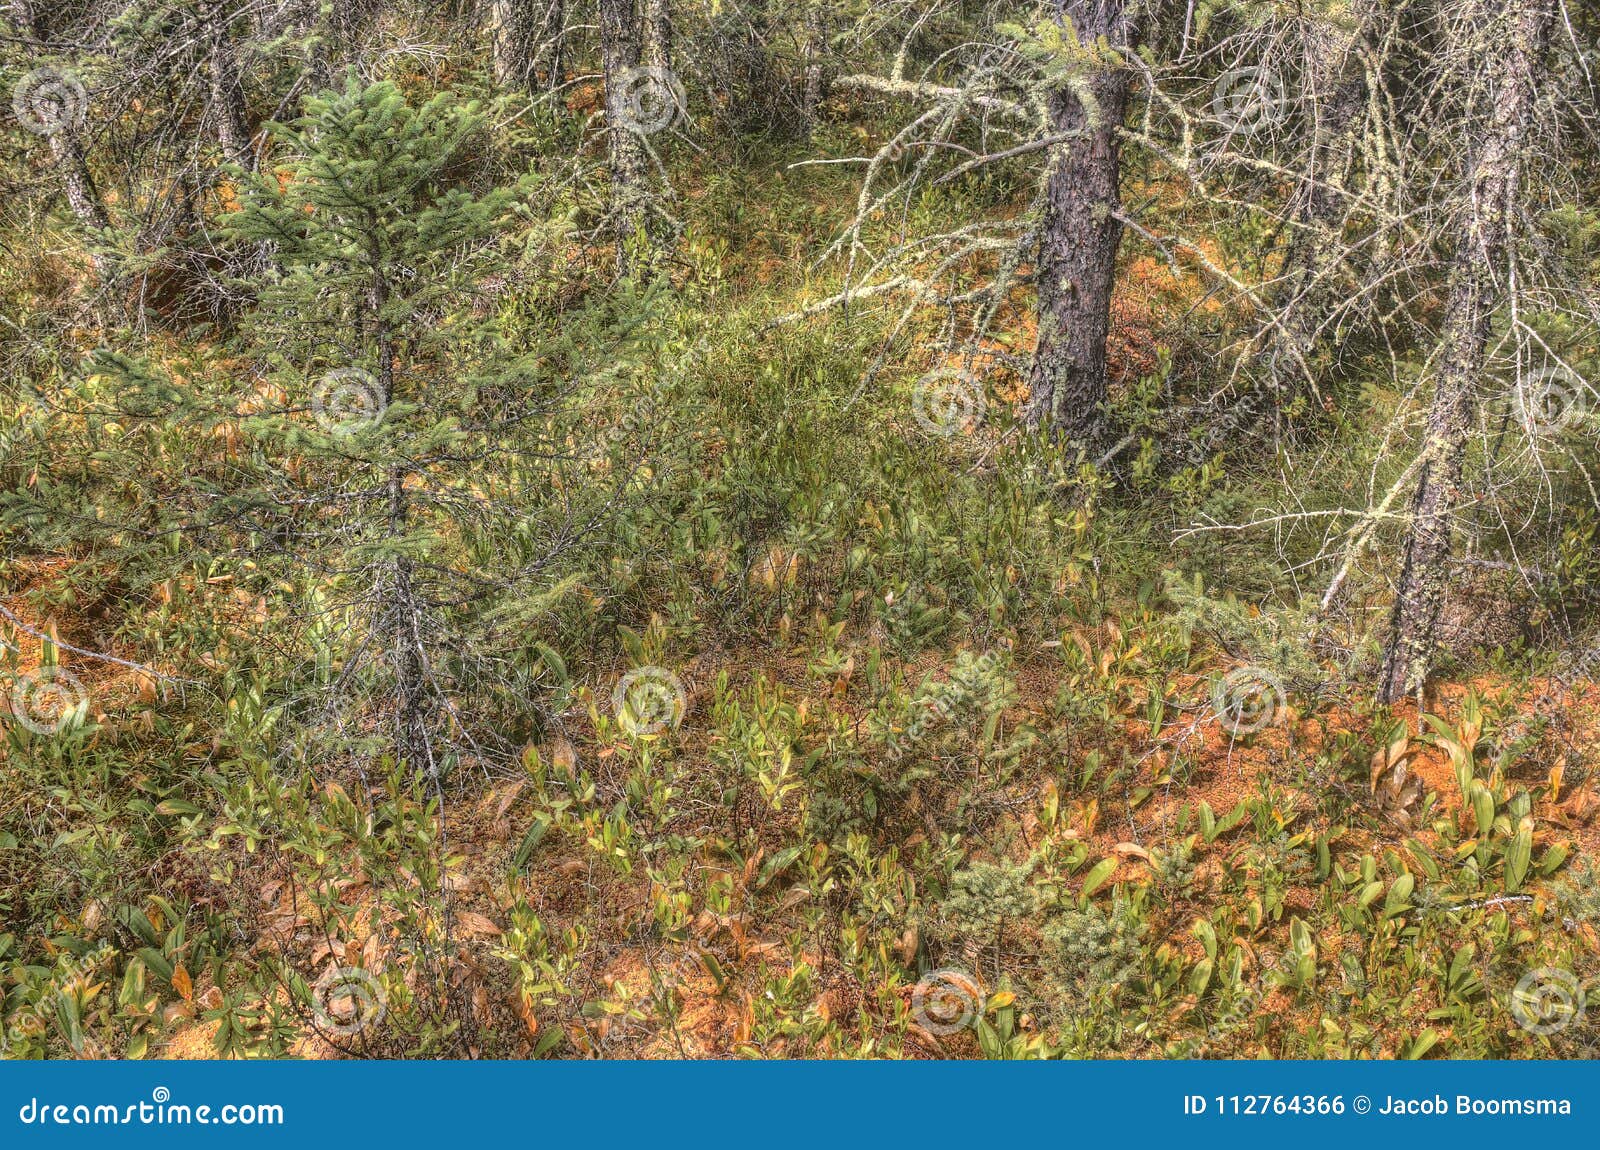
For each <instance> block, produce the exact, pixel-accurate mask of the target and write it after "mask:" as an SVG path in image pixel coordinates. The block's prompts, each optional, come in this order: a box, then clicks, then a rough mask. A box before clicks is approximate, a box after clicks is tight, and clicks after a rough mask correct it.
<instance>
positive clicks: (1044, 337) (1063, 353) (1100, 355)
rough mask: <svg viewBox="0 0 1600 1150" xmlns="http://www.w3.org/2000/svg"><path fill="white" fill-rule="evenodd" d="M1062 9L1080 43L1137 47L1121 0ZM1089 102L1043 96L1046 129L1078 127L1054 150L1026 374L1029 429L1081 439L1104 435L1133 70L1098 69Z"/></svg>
mask: <svg viewBox="0 0 1600 1150" xmlns="http://www.w3.org/2000/svg"><path fill="white" fill-rule="evenodd" d="M1064 15H1065V16H1066V17H1067V18H1068V19H1070V20H1071V22H1072V26H1073V28H1074V29H1075V31H1076V33H1077V38H1078V40H1079V41H1080V42H1081V43H1083V44H1086V45H1090V44H1094V43H1095V42H1096V41H1097V40H1099V39H1100V38H1101V37H1104V38H1105V40H1106V42H1107V43H1108V44H1109V45H1110V46H1111V47H1113V48H1116V49H1119V50H1126V49H1128V48H1130V47H1131V46H1132V44H1133V34H1132V30H1131V29H1130V27H1129V23H1128V20H1127V16H1126V12H1125V10H1124V0H1069V2H1068V3H1067V4H1066V5H1065V10H1064ZM1086 83H1087V86H1088V94H1089V96H1090V97H1091V98H1092V105H1091V104H1090V103H1089V101H1086V100H1084V99H1080V97H1079V95H1078V94H1077V93H1076V92H1074V91H1073V90H1071V89H1070V88H1068V87H1065V86H1063V87H1062V88H1060V89H1059V90H1057V91H1055V92H1053V93H1051V95H1050V100H1049V107H1050V119H1051V124H1050V128H1051V131H1053V132H1055V133H1057V134H1064V133H1077V135H1075V136H1074V138H1073V139H1071V140H1068V141H1067V142H1066V143H1063V144H1060V145H1058V146H1057V147H1056V149H1055V151H1054V154H1053V156H1052V157H1051V169H1050V174H1049V176H1048V180H1049V183H1048V185H1047V187H1046V191H1045V207H1044V220H1043V223H1042V234H1041V236H1040V241H1039V268H1038V280H1039V336H1038V344H1037V346H1036V348H1035V350H1034V358H1033V370H1032V373H1031V375H1030V377H1029V380H1028V408H1027V418H1028V422H1029V424H1030V425H1033V426H1037V425H1038V424H1040V423H1041V422H1043V423H1047V424H1048V425H1049V426H1050V427H1051V428H1052V429H1055V430H1057V431H1060V432H1062V433H1063V434H1065V435H1067V436H1069V437H1071V438H1074V439H1082V440H1085V441H1094V440H1097V439H1099V438H1100V437H1101V435H1102V433H1103V430H1104V409H1105V401H1106V335H1107V333H1108V332H1109V330H1110V327H1111V292H1112V283H1113V279H1114V276H1115V273H1116V265H1117V249H1118V247H1119V246H1120V245H1121V243H1122V221H1121V220H1120V219H1119V218H1118V217H1119V215H1120V212H1121V203H1122V201H1121V196H1120V188H1119V182H1118V180H1119V174H1120V173H1119V162H1120V156H1119V149H1118V145H1117V129H1118V128H1120V127H1121V126H1122V118H1123V115H1124V114H1125V112H1126V110H1127V105H1128V90H1129V73H1128V72H1127V70H1126V69H1123V68H1117V67H1103V68H1101V69H1099V70H1097V71H1095V72H1094V73H1093V74H1092V75H1090V76H1089V77H1087V79H1086Z"/></svg>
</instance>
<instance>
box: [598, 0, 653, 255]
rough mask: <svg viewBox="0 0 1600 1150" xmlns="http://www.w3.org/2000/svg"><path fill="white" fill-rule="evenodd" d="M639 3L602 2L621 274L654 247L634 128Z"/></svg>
mask: <svg viewBox="0 0 1600 1150" xmlns="http://www.w3.org/2000/svg"><path fill="white" fill-rule="evenodd" d="M634 4H635V0H600V55H601V63H602V65H603V67H604V71H605V104H606V131H607V139H608V141H609V145H610V160H611V217H612V223H613V228H614V230H615V234H616V238H617V274H618V275H619V276H628V275H632V274H634V273H635V272H637V271H639V270H640V269H639V266H638V265H639V264H640V263H641V262H642V261H641V259H640V258H639V253H638V248H639V245H640V244H643V245H645V247H646V248H648V246H649V242H650V240H649V227H650V195H649V191H648V187H647V183H646V181H647V179H648V175H649V172H648V167H647V164H648V159H647V157H646V155H645V150H644V144H643V142H642V141H641V140H640V139H639V137H638V136H637V135H635V134H634V132H633V131H632V130H631V129H630V128H629V126H628V125H629V123H630V122H631V120H632V116H631V114H630V110H629V107H628V101H629V97H630V93H629V90H628V84H629V73H633V72H635V71H636V70H637V69H638V67H639V61H640V56H641V52H642V47H643V45H642V28H641V23H640V20H639V13H638V11H637V10H636V8H635V6H634Z"/></svg>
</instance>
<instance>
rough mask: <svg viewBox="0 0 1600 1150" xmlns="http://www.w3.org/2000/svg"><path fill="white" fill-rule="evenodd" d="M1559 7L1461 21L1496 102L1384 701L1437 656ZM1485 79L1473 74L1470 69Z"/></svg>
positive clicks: (1473, 187) (1526, 7)
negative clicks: (1476, 418)
mask: <svg viewBox="0 0 1600 1150" xmlns="http://www.w3.org/2000/svg"><path fill="white" fill-rule="evenodd" d="M1502 11H1503V15H1502V14H1501V13H1502ZM1553 13H1554V0H1516V2H1513V3H1511V4H1508V5H1506V7H1505V8H1504V9H1503V10H1502V9H1500V5H1499V0H1482V3H1481V5H1480V6H1479V11H1477V12H1474V13H1473V14H1472V15H1473V16H1475V17H1476V18H1475V19H1472V20H1468V21H1465V22H1464V24H1463V26H1464V27H1467V28H1468V29H1470V30H1471V31H1472V32H1474V33H1476V34H1477V35H1480V36H1482V37H1483V41H1482V45H1483V46H1482V49H1481V51H1482V53H1483V54H1485V55H1486V56H1487V57H1488V58H1487V59H1485V60H1484V61H1483V66H1482V68H1481V69H1479V70H1478V72H1479V73H1480V74H1481V75H1483V76H1485V77H1487V82H1488V83H1489V84H1490V85H1491V89H1490V93H1491V95H1490V100H1491V102H1490V107H1489V109H1488V112H1489V114H1488V115H1487V116H1485V117H1484V125H1483V130H1482V132H1481V134H1480V136H1479V138H1478V139H1476V140H1472V141H1469V142H1468V154H1467V156H1466V163H1467V171H1466V173H1465V174H1466V177H1467V178H1466V189H1465V192H1464V197H1463V200H1464V202H1463V208H1462V213H1461V216H1462V229H1461V233H1460V238H1459V239H1458V240H1457V242H1456V250H1455V255H1454V258H1453V261H1452V266H1451V270H1450V287H1449V292H1450V295H1449V301H1448V303H1447V304H1446V308H1445V317H1444V328H1443V331H1442V333H1441V338H1440V349H1439V369H1438V379H1437V382H1436V383H1435V385H1434V394H1433V404H1432V407H1431V409H1430V411H1429V414H1428V440H1427V443H1426V444H1425V445H1424V447H1423V460H1422V466H1421V470H1420V477H1419V479H1418V481H1417V491H1416V495H1415V498H1414V500H1413V503H1412V515H1411V535H1410V538H1409V540H1408V541H1407V544H1406V557H1405V564H1404V566H1403V568H1402V569H1401V573H1400V592H1399V597H1398V598H1397V599H1396V600H1395V605H1394V614H1393V617H1392V620H1391V624H1390V634H1389V645H1388V649H1387V651H1386V652H1385V656H1384V666H1383V673H1382V676H1381V679H1380V682H1379V686H1378V699H1379V701H1380V702H1384V703H1392V702H1394V701H1395V700H1396V699H1399V698H1400V697H1402V696H1403V695H1406V694H1409V693H1410V692H1413V691H1419V690H1421V688H1422V684H1423V681H1424V680H1425V679H1426V677H1427V673H1428V666H1429V663H1430V662H1431V660H1432V657H1433V643H1434V630H1435V628H1436V626H1437V625H1438V622H1439V611H1440V608H1441V607H1442V606H1443V605H1444V598H1445V592H1446V590H1447V586H1446V571H1447V563H1448V561H1449V558H1450V543H1451V539H1450V527H1451V524H1450V517H1451V515H1452V514H1453V513H1454V511H1455V510H1456V508H1457V506H1458V505H1459V503H1460V496H1461V474H1462V464H1463V461H1464V459H1465V455H1466V443H1467V436H1468V434H1469V432H1470V431H1471V428H1472V422H1473V415H1474V413H1475V411H1476V410H1477V396H1476V394H1475V387H1476V385H1477V382H1478V379H1479V377H1480V375H1481V374H1482V372H1483V365H1484V348H1485V343H1486V341H1487V338H1488V334H1489V323H1490V319H1491V317H1492V316H1493V314H1494V310H1495V308H1496V306H1497V305H1498V304H1499V303H1500V301H1501V298H1502V295H1503V284H1502V281H1501V275H1502V273H1503V270H1504V266H1505V259H1506V257H1507V254H1508V252H1509V250H1510V244H1511V232H1512V227H1513V223H1514V221H1515V219H1516V216H1517V212H1518V210H1519V207H1518V203H1517V197H1518V193H1519V185H1520V183H1521V175H1522V164H1523V160H1524V156H1523V148H1524V146H1525V145H1526V142H1527V137H1528V129H1529V124H1530V121H1531V120H1532V115H1533V108H1534V103H1535V101H1536V99H1537V95H1538V93H1537V84H1538V78H1539V75H1540V70H1541V61H1542V59H1543V57H1544V53H1545V48H1546V45H1547V43H1548V41H1549V36H1550V26H1551V22H1552V19H1553ZM1474 47H1475V48H1476V47H1477V46H1476V45H1475V46H1474ZM1477 81H1478V75H1476V74H1475V75H1473V76H1471V77H1470V78H1469V82H1477Z"/></svg>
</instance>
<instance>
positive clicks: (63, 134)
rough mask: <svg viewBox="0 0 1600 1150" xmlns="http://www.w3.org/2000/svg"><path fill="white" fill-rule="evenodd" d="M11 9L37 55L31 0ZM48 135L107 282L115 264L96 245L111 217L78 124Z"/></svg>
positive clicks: (38, 31)
mask: <svg viewBox="0 0 1600 1150" xmlns="http://www.w3.org/2000/svg"><path fill="white" fill-rule="evenodd" d="M11 13H12V19H13V20H14V21H15V23H16V25H17V29H18V31H19V32H21V34H22V39H23V41H24V42H25V44H26V46H27V49H28V53H29V55H32V56H37V55H38V54H39V50H40V47H41V44H42V42H43V39H44V30H43V28H42V27H41V26H40V24H39V21H38V17H37V15H36V14H35V12H34V8H33V3H32V0H12V3H11ZM49 138H50V158H51V160H52V161H54V163H55V169H56V171H57V173H59V175H60V176H61V184H62V188H63V190H64V191H65V192H66V195H67V206H68V207H69V208H70V209H71V210H72V215H73V217H74V218H75V219H76V220H77V221H78V226H79V227H81V228H83V230H84V231H86V232H89V233H90V234H91V235H93V236H94V237H95V240H96V244H95V246H92V247H91V248H90V255H89V258H90V260H91V261H92V262H93V264H94V270H95V274H96V275H98V276H99V277H100V280H101V282H102V283H110V282H111V281H112V280H113V279H114V278H115V277H116V266H115V264H114V263H113V261H112V259H111V257H110V256H109V255H107V254H106V252H105V251H104V250H103V249H101V248H100V247H99V246H98V241H99V239H100V236H101V234H102V233H104V232H106V231H108V230H109V229H110V227H111V218H110V217H109V216H108V215H107V214H106V209H105V204H104V202H103V201H102V200H101V198H100V191H99V189H98V188H96V187H95V183H94V176H93V175H91V174H90V172H89V161H88V159H87V158H86V157H85V156H84V152H83V144H82V143H81V141H80V140H79V137H78V126H77V125H76V124H74V123H70V122H68V123H63V124H60V125H58V126H57V127H56V128H55V129H54V130H53V131H51V132H50V134H49Z"/></svg>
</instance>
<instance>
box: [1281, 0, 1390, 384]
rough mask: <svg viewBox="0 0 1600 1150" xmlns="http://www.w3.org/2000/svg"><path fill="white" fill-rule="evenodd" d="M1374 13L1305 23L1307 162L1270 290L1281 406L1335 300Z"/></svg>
mask: <svg viewBox="0 0 1600 1150" xmlns="http://www.w3.org/2000/svg"><path fill="white" fill-rule="evenodd" d="M1371 14H1372V4H1371V0H1364V2H1362V3H1359V4H1357V5H1355V6H1354V8H1353V10H1352V12H1351V17H1350V18H1351V19H1352V20H1353V21H1354V24H1353V26H1352V27H1351V28H1349V29H1347V30H1345V31H1343V32H1341V31H1340V30H1339V29H1335V28H1330V27H1328V26H1327V25H1326V24H1325V23H1323V22H1322V21H1315V22H1311V21H1308V22H1307V23H1306V24H1305V25H1304V36H1305V37H1306V41H1307V42H1306V44H1305V60H1306V99H1305V101H1304V105H1305V107H1306V108H1307V109H1308V110H1309V115H1310V119H1311V123H1310V125H1309V139H1308V141H1307V146H1306V164H1305V168H1304V170H1303V171H1302V172H1301V174H1300V178H1299V180H1298V181H1297V182H1296V185H1295V189H1294V192H1293V194H1292V196H1291V199H1290V203H1289V213H1288V217H1289V227H1290V229H1291V235H1290V240H1289V248H1288V251H1287V252H1286V253H1285V254H1284V262H1283V267H1282V269H1281V272H1280V276H1279V280H1278V284H1277V286H1276V288H1275V290H1274V292H1273V310H1274V312H1275V313H1276V319H1277V327H1276V329H1275V330H1274V333H1273V349H1272V363H1271V382H1272V389H1273V395H1274V404H1275V410H1277V411H1282V410H1283V408H1284V407H1286V406H1287V405H1288V404H1289V403H1290V402H1292V401H1293V400H1294V398H1295V397H1296V396H1297V395H1298V394H1300V393H1301V391H1302V390H1303V384H1304V382H1305V381H1306V380H1307V379H1308V377H1309V376H1310V375H1311V373H1312V357H1313V355H1314V353H1315V351H1316V345H1317V341H1318V333H1319V330H1320V329H1321V327H1322V325H1323V323H1324V322H1325V321H1326V320H1327V319H1328V317H1329V315H1330V313H1331V309H1332V304H1333V303H1334V301H1335V296H1334V292H1333V290H1332V289H1333V285H1332V283H1331V282H1330V280H1331V278H1332V275H1333V273H1334V269H1335V267H1336V266H1337V263H1338V260H1339V252H1340V248H1341V241H1342V234H1343V230H1344V228H1343V222H1344V218H1345V212H1346V209H1347V207H1348V200H1347V197H1346V196H1345V195H1344V194H1343V187H1344V183H1345V180H1346V178H1347V176H1348V173H1349V170H1350V167H1351V164H1352V161H1353V158H1354V151H1355V140H1356V129H1357V127H1358V126H1359V125H1360V123H1361V110H1362V107H1363V105H1364V103H1365V100H1366V96H1367V77H1366V68H1365V65H1364V63H1363V61H1362V59H1361V56H1360V49H1361V46H1362V44H1363V43H1364V41H1365V39H1366V36H1367V28H1366V21H1367V20H1368V18H1369V17H1370V16H1371Z"/></svg>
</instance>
